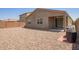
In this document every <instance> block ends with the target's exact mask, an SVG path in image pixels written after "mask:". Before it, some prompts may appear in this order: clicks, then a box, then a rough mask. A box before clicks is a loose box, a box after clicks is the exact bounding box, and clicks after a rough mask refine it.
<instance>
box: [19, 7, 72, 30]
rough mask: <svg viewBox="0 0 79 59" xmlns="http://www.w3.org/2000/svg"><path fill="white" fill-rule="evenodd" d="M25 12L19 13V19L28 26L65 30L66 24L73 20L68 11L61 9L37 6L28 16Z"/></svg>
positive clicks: (70, 23)
mask: <svg viewBox="0 0 79 59" xmlns="http://www.w3.org/2000/svg"><path fill="white" fill-rule="evenodd" d="M27 14H28V13H25V14H22V15H20V20H21V21H24V22H25V23H26V25H25V26H26V27H29V28H38V29H63V30H66V26H68V25H72V22H73V21H72V18H71V17H70V16H69V15H68V13H67V12H65V11H61V10H49V9H43V8H37V9H36V10H34V11H33V12H32V13H30V14H29V15H28V16H27Z"/></svg>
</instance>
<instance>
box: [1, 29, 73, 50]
mask: <svg viewBox="0 0 79 59" xmlns="http://www.w3.org/2000/svg"><path fill="white" fill-rule="evenodd" d="M62 33H65V32H50V31H42V30H34V29H27V28H7V29H6V28H4V29H0V49H4V50H5V49H9V50H10V49H11V50H14V49H17V50H18V49H19V50H29V49H30V50H61V49H62V50H63V49H64V50H66V49H68V50H69V49H72V44H70V43H65V42H60V41H57V39H58V38H59V37H60V35H61V34H62Z"/></svg>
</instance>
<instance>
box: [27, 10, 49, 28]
mask: <svg viewBox="0 0 79 59" xmlns="http://www.w3.org/2000/svg"><path fill="white" fill-rule="evenodd" d="M39 18H42V21H43V24H37V19H39ZM28 20H30V21H31V24H28ZM26 27H31V28H40V29H48V18H47V11H45V10H37V11H35V12H34V13H33V14H32V15H31V16H30V17H29V18H28V19H27V20H26Z"/></svg>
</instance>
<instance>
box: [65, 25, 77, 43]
mask: <svg viewBox="0 0 79 59" xmlns="http://www.w3.org/2000/svg"><path fill="white" fill-rule="evenodd" d="M66 36H67V40H68V42H70V43H75V42H76V38H77V32H76V29H75V25H71V26H67V28H66Z"/></svg>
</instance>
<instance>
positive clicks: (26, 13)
mask: <svg viewBox="0 0 79 59" xmlns="http://www.w3.org/2000/svg"><path fill="white" fill-rule="evenodd" d="M28 13H32V12H27V13H23V14H21V15H19V16H22V15H26V14H28Z"/></svg>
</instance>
